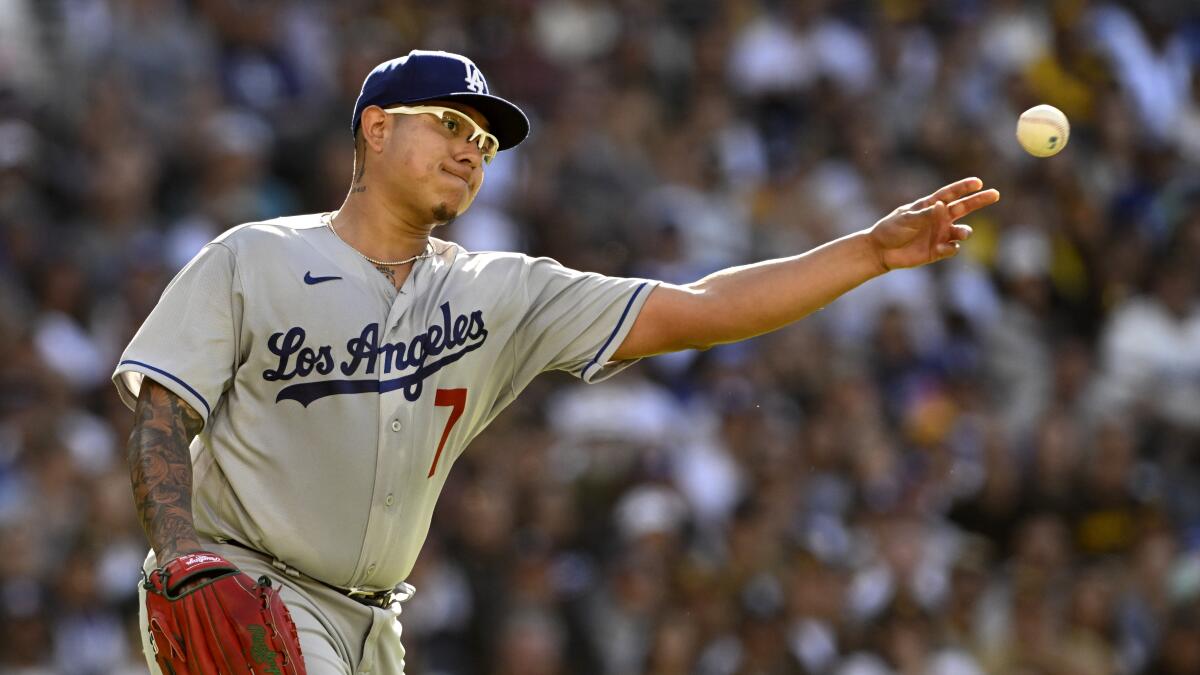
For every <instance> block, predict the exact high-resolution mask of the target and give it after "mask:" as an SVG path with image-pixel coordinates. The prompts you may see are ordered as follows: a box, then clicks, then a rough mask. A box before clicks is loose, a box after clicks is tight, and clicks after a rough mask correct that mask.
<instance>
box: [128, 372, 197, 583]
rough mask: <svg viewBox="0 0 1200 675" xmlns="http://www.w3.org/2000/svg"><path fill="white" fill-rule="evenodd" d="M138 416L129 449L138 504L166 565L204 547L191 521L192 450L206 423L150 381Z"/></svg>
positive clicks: (144, 385)
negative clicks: (192, 443) (195, 439)
mask: <svg viewBox="0 0 1200 675" xmlns="http://www.w3.org/2000/svg"><path fill="white" fill-rule="evenodd" d="M135 415H136V417H137V419H136V420H135V422H134V425H133V432H132V433H131V434H130V435H129V444H128V445H127V447H126V455H127V460H128V462H129V474H130V479H131V480H132V482H133V500H134V506H135V507H136V508H137V513H138V518H139V519H140V520H141V522H142V529H143V530H145V531H146V538H147V539H149V540H150V545H151V546H152V547H153V548H154V552H155V553H156V554H157V556H158V560H159V563H160V564H162V563H165V562H167V561H168V560H171V559H172V558H175V557H176V556H178V555H180V554H183V553H187V552H189V551H195V550H198V549H199V548H200V542H199V540H198V539H197V537H196V528H195V525H194V524H193V521H192V458H191V454H190V452H189V450H188V446H189V445H190V444H191V441H192V438H194V437H195V436H196V434H198V433H200V429H201V428H202V427H203V426H204V421H203V420H202V419H201V418H200V415H198V414H197V413H196V411H195V410H192V408H191V406H189V405H188V404H187V403H185V402H184V401H183V399H181V398H179V397H178V396H176V395H175V394H172V393H171V392H170V391H168V390H167V389H166V388H165V387H163V386H162V385H160V384H158V383H157V382H154V381H153V380H151V379H150V378H145V379H144V380H143V381H142V391H141V394H140V395H139V396H138V403H137V409H136V412H135Z"/></svg>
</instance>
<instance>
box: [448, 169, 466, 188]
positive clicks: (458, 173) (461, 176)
mask: <svg viewBox="0 0 1200 675" xmlns="http://www.w3.org/2000/svg"><path fill="white" fill-rule="evenodd" d="M442 171H445V172H446V173H448V174H450V175H451V176H454V177H455V178H457V179H459V180H461V181H462V182H463V183H465V184H466V185H467V187H471V175H470V174H469V173H463V172H461V171H453V170H451V169H447V168H444V167H443V168H442Z"/></svg>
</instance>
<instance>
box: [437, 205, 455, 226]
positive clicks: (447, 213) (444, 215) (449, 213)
mask: <svg viewBox="0 0 1200 675" xmlns="http://www.w3.org/2000/svg"><path fill="white" fill-rule="evenodd" d="M457 217H458V214H457V213H456V212H455V211H453V210H452V209H451V208H450V207H449V206H447V205H446V203H445V202H442V203H441V204H438V205H437V206H435V207H433V221H434V222H435V223H437V224H439V225H449V224H450V223H452V222H454V219H455V218H457Z"/></svg>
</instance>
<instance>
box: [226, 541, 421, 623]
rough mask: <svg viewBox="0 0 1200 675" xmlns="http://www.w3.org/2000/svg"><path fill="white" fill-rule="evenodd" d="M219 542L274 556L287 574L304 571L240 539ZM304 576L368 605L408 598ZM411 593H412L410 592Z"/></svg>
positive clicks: (274, 562)
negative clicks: (338, 585)
mask: <svg viewBox="0 0 1200 675" xmlns="http://www.w3.org/2000/svg"><path fill="white" fill-rule="evenodd" d="M217 543H218V544H229V545H230V546H236V547H238V548H244V549H246V550H247V551H250V552H252V553H257V554H259V555H261V556H266V557H268V558H272V561H271V564H272V565H273V566H274V567H276V568H277V569H280V570H282V571H283V572H284V573H285V574H291V573H292V572H295V575H300V574H302V572H300V570H297V569H296V568H294V567H292V566H290V565H288V564H286V563H284V562H283V561H282V560H277V559H274V558H273V556H271V555H269V554H267V553H263V552H262V551H260V550H258V549H256V548H253V547H250V546H247V545H245V544H243V543H242V542H240V541H234V540H233V539H221V540H218V541H217ZM304 576H305V577H306V578H309V579H312V580H313V581H315V582H317V583H318V584H321V585H322V586H324V587H326V588H331V589H333V590H335V591H337V592H338V593H341V594H342V595H344V596H346V597H347V598H350V599H351V600H353V601H355V602H357V603H359V604H362V605H366V606H368V607H380V608H382V609H387V608H388V607H391V606H392V604H393V603H395V602H396V601H397V597H398V596H399V597H400V598H401V599H406V596H405V595H404V594H401V593H397V592H396V589H395V588H392V589H388V590H386V591H360V590H358V589H354V588H351V589H345V588H339V587H337V586H334V585H333V584H327V583H325V582H324V581H321V580H320V579H317V578H315V577H311V576H309V575H307V574H304ZM409 595H411V594H409Z"/></svg>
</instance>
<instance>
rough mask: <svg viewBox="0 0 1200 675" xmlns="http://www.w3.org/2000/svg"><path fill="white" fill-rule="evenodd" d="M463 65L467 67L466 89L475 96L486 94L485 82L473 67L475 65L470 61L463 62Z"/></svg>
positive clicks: (481, 74)
mask: <svg viewBox="0 0 1200 675" xmlns="http://www.w3.org/2000/svg"><path fill="white" fill-rule="evenodd" d="M463 65H465V66H466V67H467V78H466V80H467V89H470V90H471V91H473V92H475V93H477V94H486V93H488V88H487V80H485V79H483V73H481V72H480V71H479V69H478V68H476V67H475V64H474V63H471V62H470V61H464V63H463Z"/></svg>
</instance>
